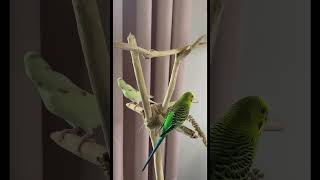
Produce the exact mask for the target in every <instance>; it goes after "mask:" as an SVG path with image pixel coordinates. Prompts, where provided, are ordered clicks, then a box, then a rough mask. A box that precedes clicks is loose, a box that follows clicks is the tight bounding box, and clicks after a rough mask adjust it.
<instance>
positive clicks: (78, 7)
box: [72, 0, 111, 153]
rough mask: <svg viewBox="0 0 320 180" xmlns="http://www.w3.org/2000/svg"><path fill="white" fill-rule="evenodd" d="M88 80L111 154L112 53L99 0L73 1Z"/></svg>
mask: <svg viewBox="0 0 320 180" xmlns="http://www.w3.org/2000/svg"><path fill="white" fill-rule="evenodd" d="M72 5H73V9H74V13H75V17H76V21H77V27H78V33H79V38H80V41H81V46H82V51H83V54H84V59H85V62H86V66H87V70H88V74H89V79H90V83H91V87H92V90H93V93H94V95H95V96H96V98H97V102H98V107H99V109H100V112H101V114H102V122H101V123H102V130H103V134H104V140H105V143H106V148H107V151H108V153H110V140H111V134H110V133H111V131H110V120H109V118H108V116H109V114H110V108H109V107H110V106H111V104H110V101H109V98H110V88H108V86H109V84H110V78H109V77H108V75H109V74H110V73H109V71H110V55H109V53H108V51H107V44H106V38H105V34H104V31H103V28H102V24H101V18H100V14H99V10H98V6H97V2H96V0H72Z"/></svg>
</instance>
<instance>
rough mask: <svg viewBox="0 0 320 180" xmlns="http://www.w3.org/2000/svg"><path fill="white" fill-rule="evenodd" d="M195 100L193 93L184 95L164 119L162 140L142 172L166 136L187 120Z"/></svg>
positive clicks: (155, 147) (157, 144)
mask: <svg viewBox="0 0 320 180" xmlns="http://www.w3.org/2000/svg"><path fill="white" fill-rule="evenodd" d="M193 99H194V95H193V93H191V92H186V93H184V94H183V95H182V96H181V97H180V98H179V99H178V101H177V102H176V103H175V104H174V105H173V108H172V110H171V111H170V112H168V114H167V116H166V117H165V119H164V122H163V124H162V127H161V130H162V133H161V135H160V139H159V140H158V142H157V143H156V145H155V146H154V148H153V151H152V152H151V154H150V156H149V158H148V160H147V162H146V164H145V165H144V167H143V169H142V171H143V170H144V169H145V168H146V167H147V165H148V163H149V162H150V160H151V158H152V156H153V154H154V153H155V152H156V151H157V149H158V148H159V146H160V144H161V143H162V142H163V140H164V139H165V138H166V136H167V135H168V134H169V133H170V132H171V131H172V130H174V129H176V128H177V127H179V126H181V125H182V124H183V122H184V121H185V120H186V119H187V117H188V115H189V110H190V107H191V104H192V102H193Z"/></svg>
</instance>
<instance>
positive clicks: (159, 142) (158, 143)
mask: <svg viewBox="0 0 320 180" xmlns="http://www.w3.org/2000/svg"><path fill="white" fill-rule="evenodd" d="M164 139H165V136H162V137H160V139H159V140H158V142H157V144H156V145H155V147H154V148H153V150H152V152H151V154H150V156H149V158H148V160H147V162H146V164H145V165H144V167H143V169H142V171H144V169H145V168H146V167H147V165H148V164H149V161H150V160H151V158H152V156H153V154H154V153H155V152H156V151H157V149H158V148H159V146H160V144H161V143H162V141H163V140H164Z"/></svg>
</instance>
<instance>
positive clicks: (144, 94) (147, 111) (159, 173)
mask: <svg viewBox="0 0 320 180" xmlns="http://www.w3.org/2000/svg"><path fill="white" fill-rule="evenodd" d="M127 40H128V43H129V44H130V45H131V46H133V47H137V41H136V38H135V37H134V35H133V34H131V33H130V34H129V36H128V38H127ZM130 54H131V59H132V65H133V69H134V74H135V77H136V81H137V84H138V89H139V91H140V93H141V98H142V105H143V109H144V111H143V112H144V120H145V122H147V123H148V122H151V120H152V119H154V118H155V117H156V116H152V111H151V106H150V102H149V97H150V95H149V94H148V91H147V87H146V84H145V80H144V76H143V72H142V67H141V62H140V58H139V54H138V53H137V52H135V51H130ZM150 138H151V142H152V146H153V147H155V145H156V143H157V140H158V133H157V132H156V131H155V130H150ZM162 164H163V163H162V158H161V152H160V151H158V152H156V153H155V158H154V167H155V168H154V169H155V176H156V179H157V180H164V175H163V167H162Z"/></svg>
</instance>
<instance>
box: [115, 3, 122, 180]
mask: <svg viewBox="0 0 320 180" xmlns="http://www.w3.org/2000/svg"><path fill="white" fill-rule="evenodd" d="M122 4H123V3H122V0H117V1H114V2H113V19H114V21H113V42H121V41H122V35H123V34H122V21H118V20H117V19H122ZM112 49H113V96H114V97H113V179H116V180H123V152H124V150H123V138H124V137H123V135H124V132H123V97H122V93H121V91H119V88H118V85H117V78H118V77H122V74H123V73H122V54H123V53H122V50H121V49H115V48H112Z"/></svg>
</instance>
